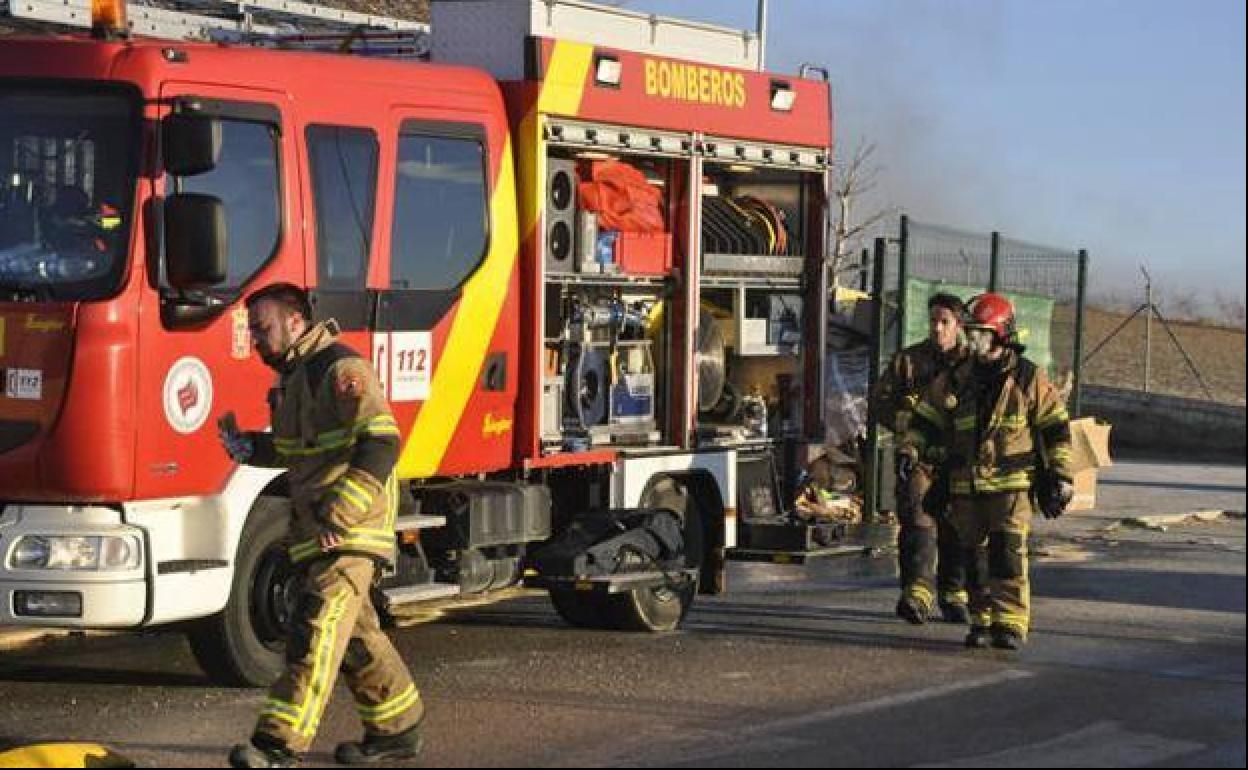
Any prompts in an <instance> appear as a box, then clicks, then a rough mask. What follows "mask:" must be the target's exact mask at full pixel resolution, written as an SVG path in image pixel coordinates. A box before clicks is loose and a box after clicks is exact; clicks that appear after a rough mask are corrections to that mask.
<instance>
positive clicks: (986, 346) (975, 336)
mask: <svg viewBox="0 0 1248 770" xmlns="http://www.w3.org/2000/svg"><path fill="white" fill-rule="evenodd" d="M966 341H967V344H969V345H970V347H971V352H972V353H974V354H975V355H976V356H978V357H980V358H985V357H987V356H988V354H989V353H991V352H992V349H993V346H994V344H995V343H996V335H995V334H994V333H993V331H992V330H991V329H968V330H967V331H966Z"/></svg>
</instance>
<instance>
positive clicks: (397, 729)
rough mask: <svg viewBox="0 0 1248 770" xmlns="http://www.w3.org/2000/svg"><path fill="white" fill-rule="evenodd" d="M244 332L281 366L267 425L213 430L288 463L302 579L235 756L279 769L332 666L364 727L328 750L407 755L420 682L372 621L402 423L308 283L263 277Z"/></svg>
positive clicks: (309, 735) (311, 715) (307, 728)
mask: <svg viewBox="0 0 1248 770" xmlns="http://www.w3.org/2000/svg"><path fill="white" fill-rule="evenodd" d="M247 311H248V323H249V329H250V332H251V338H252V343H253V344H254V346H255V348H256V350H257V352H258V353H259V355H260V356H261V358H262V359H263V360H264V362H265V363H266V364H268V365H269V366H270V367H272V368H273V369H275V370H276V371H277V372H278V373H279V376H280V378H279V383H278V385H277V387H276V388H274V389H273V391H272V392H271V394H270V399H269V406H270V409H271V414H272V426H273V429H272V433H260V432H245V433H244V432H241V431H239V430H238V428H237V426H236V425H235V424H234V423H233V415H232V414H230V415H227V416H226V418H224V419H223V420H222V422H221V424H220V430H221V438H222V442H223V444H224V445H225V447H226V450H227V451H228V452H229V454H230V456H231V457H232V458H234V459H235V460H236V461H238V462H243V463H248V464H251V465H259V466H266V467H283V468H286V469H287V472H288V476H289V482H290V490H291V498H292V499H291V502H292V508H293V517H292V520H291V538H292V543H293V544H292V545H291V547H290V558H291V562H292V564H293V565H294V566H295V568H296V569H297V570H298V572H299V579H300V581H301V582H300V588H299V591H298V598H297V600H296V601H295V603H294V604H295V606H294V611H293V617H292V618H291V628H290V630H289V632H288V637H287V642H286V670H285V672H284V673H283V674H282V675H281V677H280V678H279V679H278V680H277V682H276V683H275V684H274V685H273V687H272V689H271V690H270V692H269V697H268V699H267V700H266V701H265V705H264V708H263V710H262V711H261V712H260V717H259V720H258V722H257V723H256V727H255V731H254V732H253V734H252V737H251V740H250V742H249V743H247V744H243V745H239V746H236V747H235V748H234V750H233V751H232V752H231V754H230V763H231V764H232V765H233V766H235V767H286V766H291V765H293V764H296V763H297V761H298V757H299V755H300V754H301V753H302V752H305V751H306V750H307V749H308V748H309V746H310V745H311V744H312V740H313V738H314V737H315V735H316V731H317V727H318V725H319V723H320V720H321V717H322V715H323V714H324V712H325V706H326V704H327V702H328V700H329V696H330V694H331V693H332V691H333V686H334V682H335V680H336V678H337V675H338V672H339V670H340V669H341V671H342V673H343V675H344V677H345V679H346V683H347V686H348V688H349V689H350V690H351V693H352V694H353V695H354V697H355V701H356V710H357V712H358V714H359V716H360V719H361V721H362V722H363V724H364V731H365V732H364V738H363V740H361V741H358V742H351V743H343V744H341V745H339V746H338V748H337V751H336V752H335V757H336V758H337V760H338V761H339V762H341V763H343V764H364V763H371V762H376V761H380V760H389V759H400V758H407V757H413V756H415V755H416V754H417V753H418V752H419V750H420V733H419V725H420V722H421V720H422V718H423V716H424V706H423V704H422V702H421V699H420V694H419V693H418V692H417V690H416V686H415V684H414V683H413V682H412V679H411V676H410V674H409V673H408V671H407V667H406V665H404V663H403V661H402V659H401V658H400V657H399V654H398V652H397V651H396V650H395V649H394V646H393V645H392V644H391V643H390V640H389V639H388V638H387V637H386V635H385V634H384V633H383V632H382V630H381V625H380V622H379V620H378V617H377V612H376V610H375V609H374V608H373V605H372V601H371V598H370V589H371V587H372V584H373V579H374V577H375V575H376V572H377V567H378V564H379V563H383V562H386V561H388V560H390V559H392V558H393V549H394V519H395V516H396V511H397V502H398V501H397V497H398V495H397V491H398V488H397V485H396V481H395V478H394V475H393V471H394V464H395V462H396V460H397V457H398V451H399V429H398V424H397V423H396V422H395V420H394V417H393V415H392V414H391V413H390V409H389V406H388V404H387V402H386V399H385V396H384V394H383V391H382V389H381V385H380V383H379V382H378V380H377V377H376V374H375V373H374V372H373V370H372V367H371V365H370V364H369V363H368V362H366V361H365V360H363V359H362V358H361V357H360V356H359V355H358V354H357V353H356V352H355V351H353V350H351V349H350V348H348V347H346V346H345V345H343V344H341V343H339V342H338V341H337V336H338V334H337V325H336V324H335V323H334V322H333V321H327V322H323V323H316V324H314V323H313V322H312V311H311V306H310V304H309V301H308V297H307V294H306V292H304V291H303V290H302V289H300V288H298V287H296V286H294V285H291V284H273V285H270V286H267V287H265V288H263V289H260V290H258V291H257V292H255V293H253V294H252V295H250V296H249V297H248V298H247Z"/></svg>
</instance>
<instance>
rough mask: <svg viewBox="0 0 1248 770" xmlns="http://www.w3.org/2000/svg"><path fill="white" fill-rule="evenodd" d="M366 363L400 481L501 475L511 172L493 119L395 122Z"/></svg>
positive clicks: (514, 370) (506, 450) (509, 428)
mask: <svg viewBox="0 0 1248 770" xmlns="http://www.w3.org/2000/svg"><path fill="white" fill-rule="evenodd" d="M392 131H393V132H394V133H393V134H392V136H393V137H394V138H395V144H394V160H393V164H392V168H391V169H390V170H389V173H390V176H391V179H392V185H393V187H392V208H391V213H392V218H391V223H390V227H389V232H388V242H389V243H388V249H387V251H386V255H387V257H388V259H387V265H388V267H387V276H386V280H387V287H386V289H385V290H384V291H383V292H382V295H381V297H380V302H379V305H378V311H377V329H376V333H375V335H374V360H375V362H376V364H377V366H378V370H379V371H380V372H381V373H382V376H383V380H384V381H385V382H386V383H387V387H388V389H389V394H390V398H391V402H392V403H393V405H394V408H395V413H396V416H397V417H398V418H399V423H400V425H402V426H404V427H405V428H407V429H408V430H407V431H406V440H405V443H404V448H403V452H402V455H401V456H400V460H399V474H400V476H402V477H404V478H425V477H430V476H437V475H456V474H465V473H477V472H486V471H492V470H500V469H504V468H507V467H509V466H510V464H511V458H512V446H513V443H514V435H515V422H514V421H515V411H516V410H515V403H516V393H517V381H518V377H519V375H520V371H519V356H518V355H517V351H518V336H517V335H518V326H517V321H518V313H519V296H518V295H519V286H520V283H519V275H518V270H517V250H518V241H517V235H516V233H517V223H516V208H515V187H514V181H513V166H512V161H511V155H510V146H509V144H508V136H507V130H506V123H505V121H504V119H503V116H502V113H501V110H500V111H499V114H497V115H479V114H466V115H464V116H462V117H461V116H455V117H453V118H449V119H448V118H446V117H445V113H440V116H439V119H437V120H429V119H428V117H427V113H426V116H422V115H419V114H416V113H415V112H414V111H410V110H399V111H397V112H396V113H395V122H394V125H393V126H392Z"/></svg>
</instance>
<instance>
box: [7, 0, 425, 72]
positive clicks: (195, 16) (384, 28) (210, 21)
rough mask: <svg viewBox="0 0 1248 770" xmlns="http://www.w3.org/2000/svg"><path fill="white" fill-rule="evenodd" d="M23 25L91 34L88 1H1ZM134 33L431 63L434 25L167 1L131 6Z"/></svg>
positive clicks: (257, 5)
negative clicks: (417, 59)
mask: <svg viewBox="0 0 1248 770" xmlns="http://www.w3.org/2000/svg"><path fill="white" fill-rule="evenodd" d="M4 17H9V18H11V19H13V20H14V21H15V22H16V23H18V24H19V25H25V26H45V25H49V24H51V25H56V26H61V27H79V28H84V29H89V28H90V27H91V3H90V0H0V18H4ZM127 19H128V21H129V24H130V31H131V34H133V35H135V36H139V37H152V38H160V39H164V40H198V41H207V42H225V43H237V44H245V45H255V46H261V47H269V48H293V49H299V50H317V51H336V52H351V53H360V54H365V55H370V56H382V57H392V58H427V57H428V54H429V48H430V45H429V25H428V24H423V23H421V22H417V21H411V20H407V19H398V18H392V17H388V16H377V15H373V14H368V13H359V12H357V11H345V10H339V9H337V8H330V7H327V6H324V5H315V4H312V3H305V2H299V1H298V0H170V1H168V2H159V3H156V2H153V1H152V0H148V1H147V2H143V3H130V4H129V5H128V8H127Z"/></svg>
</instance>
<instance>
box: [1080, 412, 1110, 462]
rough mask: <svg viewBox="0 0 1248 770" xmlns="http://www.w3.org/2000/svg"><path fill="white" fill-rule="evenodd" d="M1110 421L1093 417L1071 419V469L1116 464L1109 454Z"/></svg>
mask: <svg viewBox="0 0 1248 770" xmlns="http://www.w3.org/2000/svg"><path fill="white" fill-rule="evenodd" d="M1111 428H1112V426H1111V425H1109V423H1102V422H1097V421H1096V420H1095V419H1093V418H1091V417H1083V418H1080V419H1078V420H1071V421H1070V444H1071V450H1072V452H1071V461H1070V469H1071V470H1072V471H1073V472H1075V473H1078V472H1079V471H1086V470H1094V469H1096V468H1106V467H1108V466H1110V465H1113V464H1114V461H1113V460H1112V459H1111V458H1110V456H1109V431H1110V429H1111Z"/></svg>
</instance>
